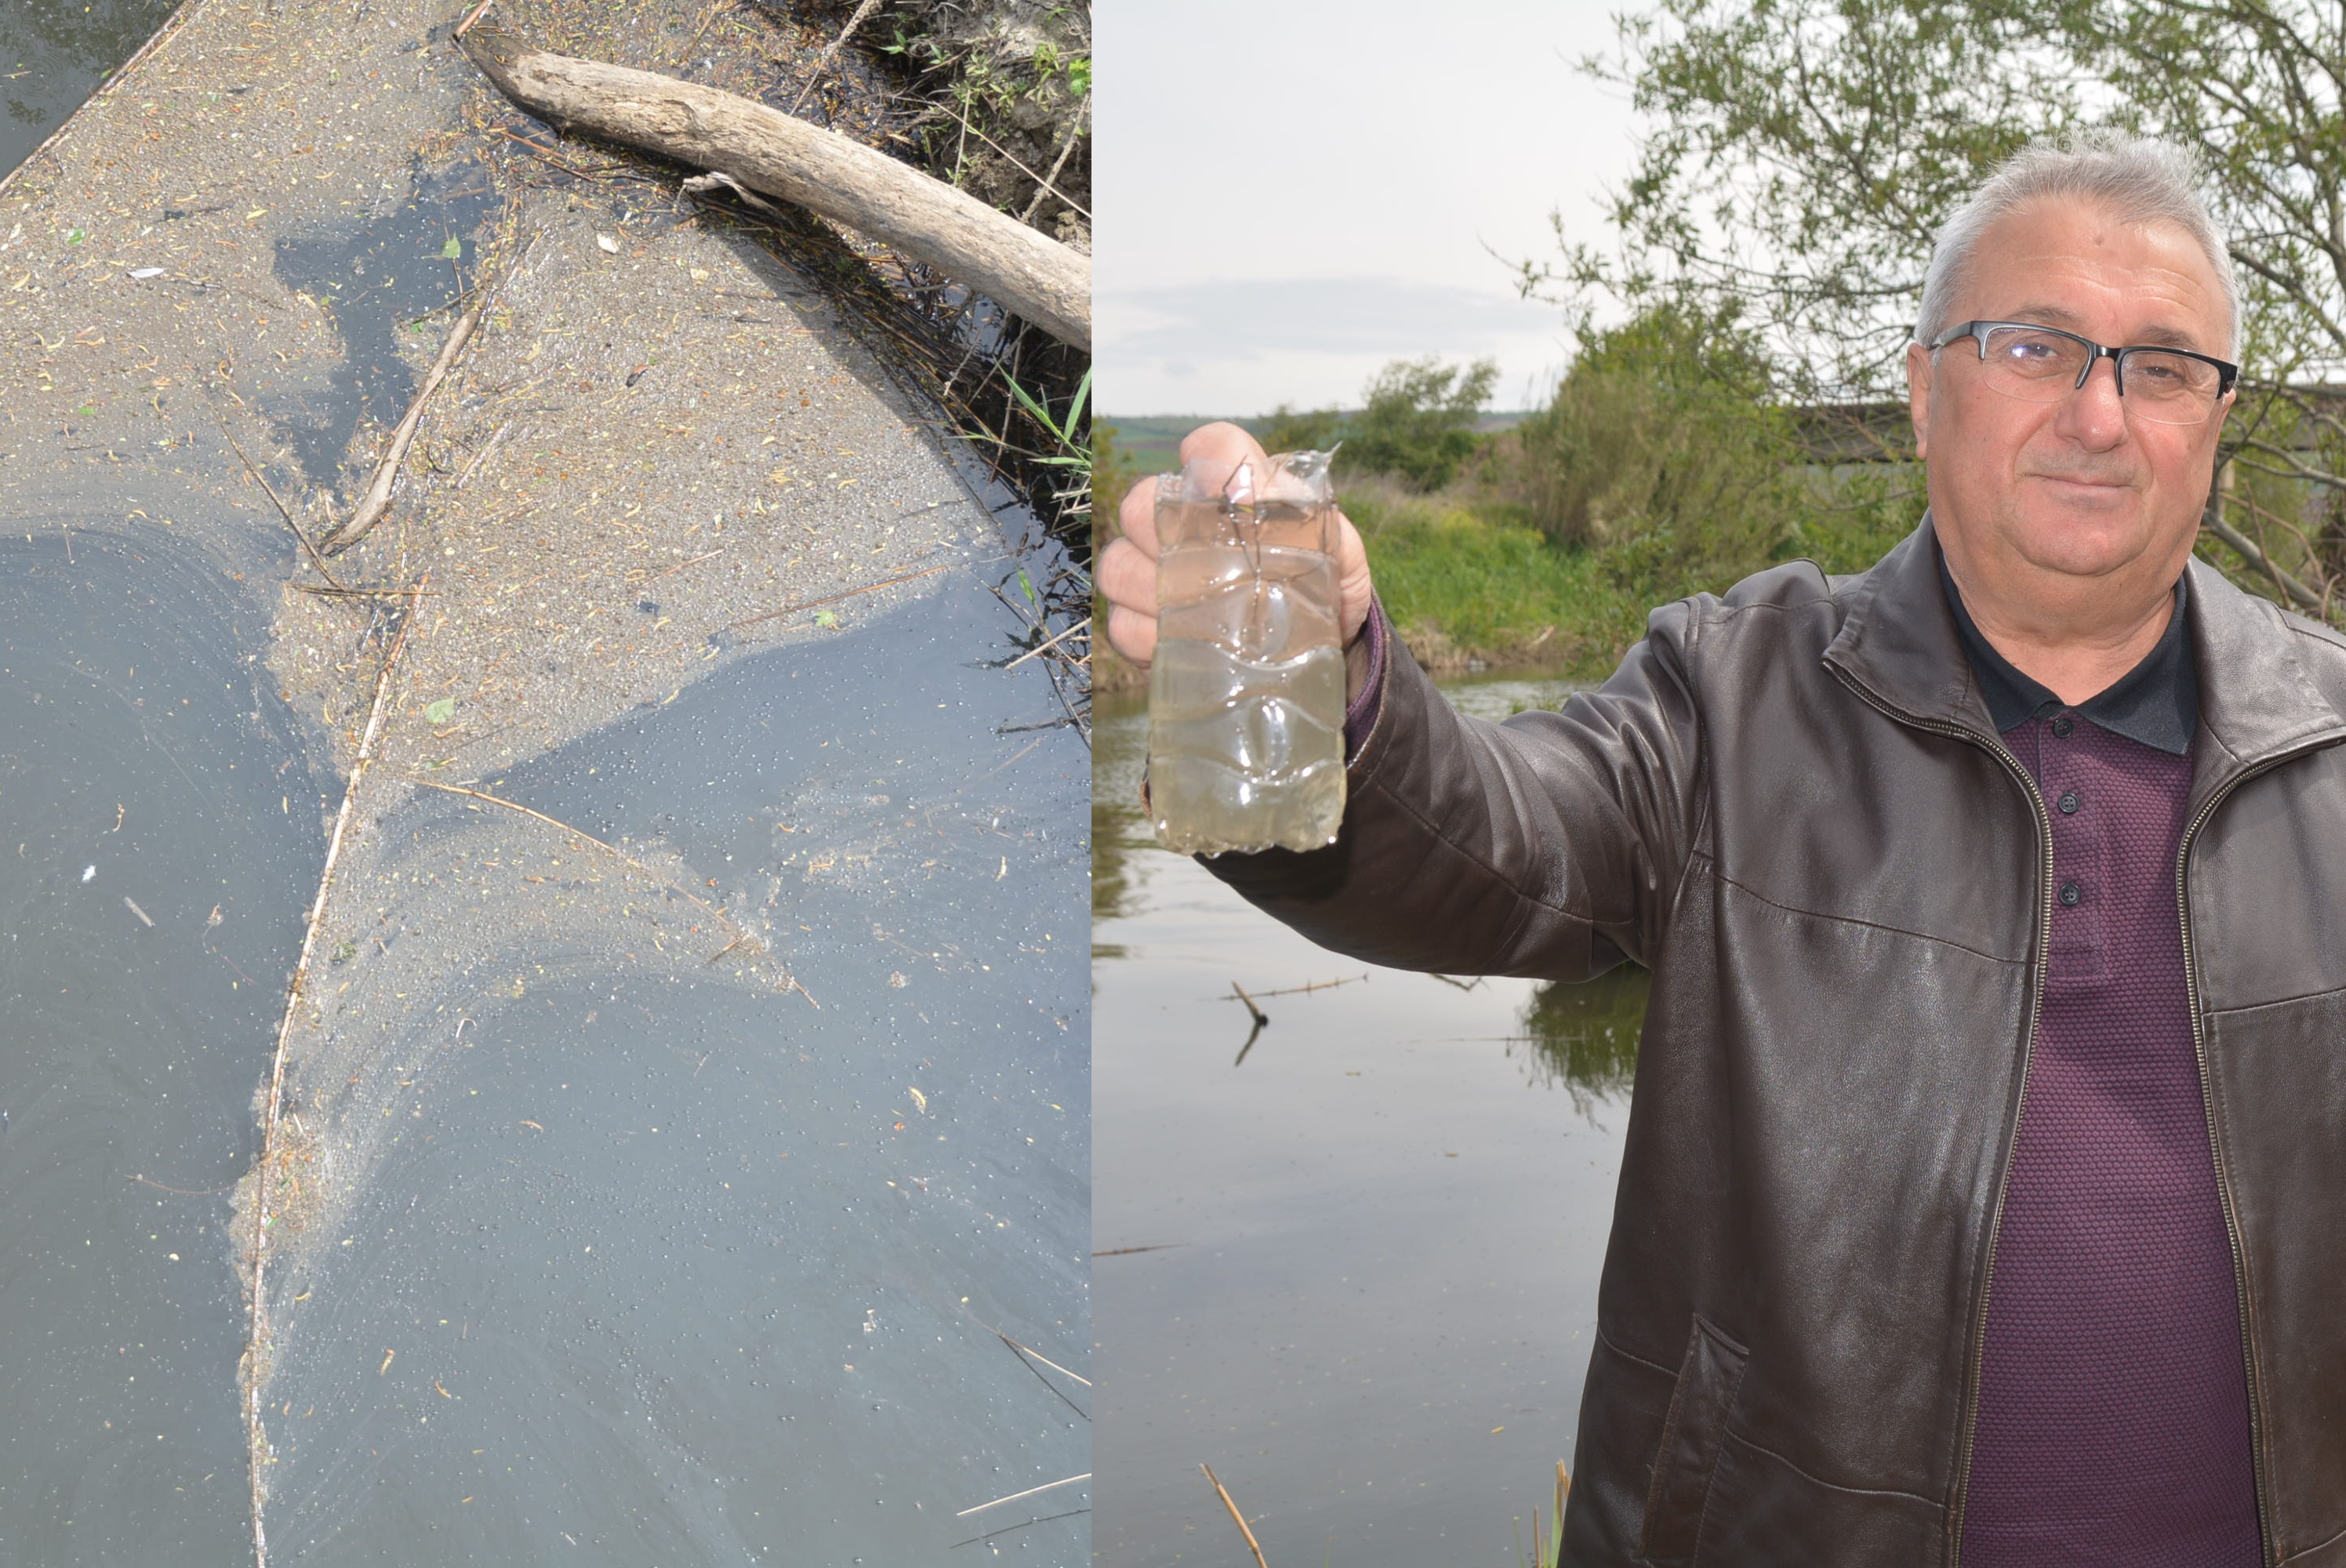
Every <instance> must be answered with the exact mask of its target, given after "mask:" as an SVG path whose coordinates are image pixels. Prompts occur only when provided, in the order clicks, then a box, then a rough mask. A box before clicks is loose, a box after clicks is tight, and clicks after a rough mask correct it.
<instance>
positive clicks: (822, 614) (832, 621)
mask: <svg viewBox="0 0 2346 1568" xmlns="http://www.w3.org/2000/svg"><path fill="white" fill-rule="evenodd" d="M814 624H815V625H817V626H837V625H839V617H838V616H835V615H832V614H831V612H830V611H829V610H817V611H816V612H815V613H814Z"/></svg>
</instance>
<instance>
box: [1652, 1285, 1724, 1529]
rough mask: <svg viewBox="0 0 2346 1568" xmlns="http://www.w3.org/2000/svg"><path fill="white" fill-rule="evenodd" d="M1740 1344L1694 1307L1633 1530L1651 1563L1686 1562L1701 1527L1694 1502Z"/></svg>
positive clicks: (1715, 1452) (1720, 1431) (1712, 1459)
mask: <svg viewBox="0 0 2346 1568" xmlns="http://www.w3.org/2000/svg"><path fill="white" fill-rule="evenodd" d="M1748 1354H1749V1352H1748V1351H1746V1350H1745V1349H1744V1348H1743V1347H1742V1346H1740V1345H1739V1344H1737V1343H1736V1342H1735V1341H1734V1340H1732V1339H1729V1338H1728V1337H1727V1336H1726V1335H1724V1334H1722V1333H1720V1332H1719V1330H1718V1329H1716V1328H1713V1327H1712V1326H1711V1325H1710V1324H1709V1323H1706V1322H1704V1321H1703V1319H1702V1315H1701V1314H1700V1313H1697V1314H1696V1315H1695V1319H1694V1332H1693V1333H1692V1334H1691V1335H1689V1336H1688V1339H1687V1349H1686V1359H1685V1360H1684V1361H1683V1362H1681V1363H1679V1366H1678V1387H1677V1389H1676V1390H1673V1391H1672V1393H1671V1395H1670V1408H1669V1411H1668V1414H1666V1415H1665V1416H1664V1417H1663V1418H1662V1441H1661V1446H1660V1448H1659V1449H1658V1451H1656V1452H1655V1454H1654V1481H1653V1486H1652V1488H1651V1489H1650V1490H1649V1491H1648V1492H1647V1493H1646V1522H1645V1526H1644V1528H1643V1529H1641V1530H1640V1531H1639V1532H1638V1533H1637V1556H1638V1559H1639V1560H1640V1561H1641V1562H1645V1563H1652V1564H1654V1565H1655V1568H1672V1565H1673V1564H1679V1565H1691V1564H1692V1563H1693V1562H1694V1554H1695V1547H1696V1544H1697V1543H1698V1541H1699V1539H1700V1537H1701V1533H1702V1507H1703V1503H1704V1502H1705V1501H1706V1500H1707V1499H1708V1498H1709V1495H1710V1474H1711V1471H1712V1470H1713V1468H1715V1467H1716V1465H1717V1464H1718V1462H1719V1440H1720V1439H1721V1437H1723V1436H1724V1435H1725V1433H1726V1431H1727V1412H1728V1411H1729V1410H1730V1409H1731V1408H1733V1406H1734V1404H1735V1390H1736V1385H1738V1384H1739V1383H1740V1382H1741V1381H1742V1380H1743V1362H1744V1359H1745V1357H1746V1356H1747V1355H1748Z"/></svg>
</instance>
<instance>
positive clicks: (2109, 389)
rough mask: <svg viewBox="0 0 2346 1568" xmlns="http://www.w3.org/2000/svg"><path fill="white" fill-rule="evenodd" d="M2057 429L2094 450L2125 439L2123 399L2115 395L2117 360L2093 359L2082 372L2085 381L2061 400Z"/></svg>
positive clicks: (2116, 391) (2116, 389) (2110, 445)
mask: <svg viewBox="0 0 2346 1568" xmlns="http://www.w3.org/2000/svg"><path fill="white" fill-rule="evenodd" d="M2060 431H2061V433H2062V434H2063V435H2066V436H2067V437H2068V438H2069V439H2070V440H2072V441H2075V442H2076V443H2078V444H2079V445H2081V446H2086V447H2090V448H2093V449H2094V450H2096V451H2101V450H2104V449H2106V448H2108V447H2113V446H2116V445H2117V443H2120V442H2122V441H2124V440H2125V439H2126V401H2125V400H2124V399H2123V398H2121V397H2119V396H2118V362H2117V361H2116V360H2113V359H2107V358H2103V359H2097V360H2096V361H2094V363H2093V365H2092V367H2091V368H2090V369H2088V370H2087V371H2086V384H2085V385H2084V386H2081V387H2079V388H2077V389H2076V391H2075V392H2071V393H2070V394H2069V395H2068V396H2067V397H2066V398H2065V399H2064V400H2062V404H2061V422H2060Z"/></svg>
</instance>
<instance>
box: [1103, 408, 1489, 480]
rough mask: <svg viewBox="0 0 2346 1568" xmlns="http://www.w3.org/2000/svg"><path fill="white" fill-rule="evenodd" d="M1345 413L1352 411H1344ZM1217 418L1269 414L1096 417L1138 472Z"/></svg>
mask: <svg viewBox="0 0 2346 1568" xmlns="http://www.w3.org/2000/svg"><path fill="white" fill-rule="evenodd" d="M1346 412H1352V411H1349V410H1348V411H1346ZM1531 414H1532V411H1531V410H1529V409H1515V410H1509V411H1501V412H1495V413H1486V414H1484V415H1483V416H1482V417H1481V418H1479V419H1477V420H1476V421H1475V422H1474V428H1475V430H1476V431H1477V432H1478V433H1482V434H1485V435H1487V434H1489V433H1492V432H1494V431H1500V430H1512V429H1514V428H1515V426H1516V425H1518V424H1521V423H1523V422H1524V421H1525V420H1526V419H1529V418H1530V417H1531ZM1218 419H1228V420H1229V421H1230V422H1231V423H1234V424H1242V425H1245V426H1246V427H1247V428H1248V429H1249V430H1254V431H1260V430H1261V429H1262V428H1263V427H1264V426H1265V425H1267V424H1269V423H1270V418H1269V416H1267V415H1264V416H1258V417H1255V418H1252V419H1249V418H1246V417H1243V416H1241V415H1238V414H1215V413H1150V414H1135V415H1133V416H1131V417H1130V418H1111V417H1109V416H1108V415H1106V414H1102V415H1099V416H1098V423H1101V424H1107V425H1113V426H1115V427H1116V450H1117V455H1118V456H1119V457H1121V458H1122V459H1123V460H1124V463H1125V464H1126V465H1127V468H1129V469H1131V470H1134V471H1136V472H1138V473H1163V472H1165V471H1166V470H1168V469H1171V468H1174V467H1176V466H1178V464H1179V463H1180V460H1181V438H1182V437H1183V436H1185V435H1187V434H1188V433H1190V432H1191V431H1193V430H1195V429H1197V428H1198V427H1199V425H1201V424H1211V423H1213V422H1214V421H1216V420H1218Z"/></svg>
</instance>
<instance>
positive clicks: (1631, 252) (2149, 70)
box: [1524, 0, 2346, 619]
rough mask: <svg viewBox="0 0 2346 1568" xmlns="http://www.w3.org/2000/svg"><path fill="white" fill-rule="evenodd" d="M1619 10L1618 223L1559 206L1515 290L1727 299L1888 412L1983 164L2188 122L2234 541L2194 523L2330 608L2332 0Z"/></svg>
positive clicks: (1828, 386) (1931, 2) (1709, 304)
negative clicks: (2202, 207)
mask: <svg viewBox="0 0 2346 1568" xmlns="http://www.w3.org/2000/svg"><path fill="white" fill-rule="evenodd" d="M1620 36H1621V50H1620V53H1619V54H1618V55H1617V56H1616V57H1614V58H1612V59H1610V60H1592V61H1590V62H1588V64H1587V68H1588V69H1589V70H1590V71H1592V72H1593V73H1595V74H1596V75H1597V76H1601V77H1605V78H1607V79H1609V80H1613V81H1616V82H1618V83H1620V84H1623V85H1625V86H1627V87H1628V88H1629V89H1630V90H1631V92H1632V94H1633V97H1634V100H1635V103H1636V106H1637V109H1638V110H1639V111H1640V112H1641V113H1642V114H1643V115H1644V116H1645V117H1647V124H1648V126H1649V127H1650V128H1649V130H1648V132H1647V135H1646V137H1645V138H1644V140H1643V142H1642V144H1641V147H1640V149H1639V154H1638V158H1637V163H1636V165H1635V167H1634V169H1633V171H1632V173H1631V176H1630V178H1628V180H1627V182H1626V183H1625V184H1624V185H1623V186H1622V187H1621V188H1619V189H1618V190H1617V192H1615V194H1614V198H1613V201H1612V204H1611V213H1610V217H1611V228H1612V230H1613V232H1612V234H1611V235H1610V236H1609V237H1608V239H1607V240H1606V241H1605V242H1604V243H1602V244H1592V243H1588V242H1586V241H1582V240H1579V239H1577V237H1575V236H1571V235H1566V234H1563V233H1561V232H1560V233H1559V239H1561V240H1562V241H1564V249H1563V257H1562V260H1560V261H1558V262H1555V263H1551V264H1546V265H1542V266H1535V267H1533V266H1527V267H1526V268H1525V279H1524V281H1525V288H1526V290H1532V291H1543V292H1550V293H1554V294H1556V295H1557V296H1559V297H1562V298H1565V299H1568V300H1571V301H1573V302H1574V303H1575V305H1576V308H1578V309H1579V310H1580V311H1583V312H1584V316H1583V319H1584V321H1586V320H1589V319H1593V313H1594V312H1595V311H1596V310H1597V308H1598V307H1599V306H1600V305H1601V304H1604V303H1608V302H1609V303H1610V304H1612V305H1613V306H1615V307H1617V308H1623V309H1627V310H1628V311H1633V312H1634V311H1641V310H1648V309H1652V308H1654V307H1655V306H1656V305H1658V304H1659V303H1662V302H1668V303H1670V304H1671V305H1672V306H1673V307H1674V308H1678V309H1680V310H1684V311H1690V312H1692V313H1695V314H1698V315H1709V316H1711V317H1715V318H1720V319H1733V320H1736V321H1740V322H1741V323H1743V324H1744V325H1745V326H1746V327H1747V328H1748V329H1749V330H1752V331H1756V332H1757V333H1758V334H1759V336H1760V341H1763V342H1764V343H1765V344H1766V346H1767V351H1768V353H1769V354H1770V358H1771V360H1772V361H1773V364H1774V368H1775V376H1774V382H1775V384H1776V385H1777V386H1778V387H1780V389H1783V390H1782V395H1784V396H1786V397H1788V398H1790V399H1791V400H1793V401H1795V402H1798V403H1800V404H1801V405H1802V406H1805V407H1807V408H1810V409H1820V408H1834V409H1840V410H1841V411H1844V412H1848V413H1850V414H1851V415H1853V416H1855V417H1852V418H1851V419H1850V420H1849V422H1848V423H1849V427H1850V429H1851V430H1854V431H1857V432H1860V433H1862V432H1864V431H1868V430H1870V431H1872V432H1874V433H1876V434H1877V435H1882V434H1886V433H1892V432H1894V431H1895V428H1896V422H1895V420H1894V419H1890V418H1884V417H1882V410H1883V406H1884V404H1886V403H1887V402H1889V401H1891V400H1894V399H1899V398H1902V396H1903V394H1904V380H1903V372H1902V358H1903V354H1904V350H1905V345H1906V341H1907V339H1908V335H1909V333H1910V331H1911V330H1912V328H1913V322H1914V316H1915V312H1916V311H1917V309H1918V307H1919V304H1920V301H1921V299H1922V290H1923V269H1924V266H1925V264H1926V262H1927V260H1928V258H1929V255H1930V249H1931V241H1932V239H1933V235H1934V233H1935V232H1936V229H1937V227H1938V225H1939V223H1940V222H1941V221H1942V219H1943V218H1944V217H1945V216H1946V215H1947V214H1948V213H1949V212H1951V211H1952V210H1953V208H1954V207H1955V205H1956V204H1957V203H1959V202H1960V201H1961V200H1962V199H1964V197H1965V196H1967V195H1968V194H1969V193H1970V192H1971V191H1972V190H1973V189H1974V188H1976V187H1977V185H1978V183H1979V181H1980V179H1981V178H1982V177H1983V176H1984V173H1985V171H1986V170H1987V169H1989V168H1991V167H1993V166H1994V164H1995V163H1996V162H1997V161H1998V160H2000V159H2002V158H2004V157H2006V156H2008V155H2009V154H2010V153H2012V152H2013V151H2014V150H2015V149H2016V148H2019V147H2020V146H2021V145H2022V144H2023V143H2025V142H2026V141H2028V140H2029V139H2031V138H2032V137H2042V136H2047V135H2057V134H2059V133H2061V132H2063V131H2066V130H2071V129H2076V128H2080V127H2114V128H2119V129H2124V130H2127V131H2133V132H2137V133H2141V134H2147V135H2156V136H2160V137H2168V138H2170V139H2173V140H2176V141H2178V142H2182V143H2184V144H2186V145H2188V146H2190V147H2192V148H2196V149H2197V150H2198V153H2199V155H2200V157H2201V158H2202V160H2203V162H2204V163H2205V165H2206V168H2207V171H2208V197H2209V199H2210V201H2211V204H2212V205H2213V207H2214V209H2215V211H2216V215H2217V218H2218V220H2219V223H2221V224H2222V225H2223V227H2224V229H2225V230H2226V232H2227V233H2228V234H2229V236H2230V243H2231V250H2232V257H2233V260H2234V263H2235V265H2236V267H2237V268H2238V270H2239V275H2240V278H2241V281H2242V285H2243V289H2244V290H2245V295H2246V318H2247V320H2246V328H2247V334H2246V342H2247V347H2246V350H2245V353H2244V361H2245V363H2244V372H2245V373H2244V377H2243V382H2242V391H2241V396H2240V401H2239V405H2238V406H2237V407H2236V409H2235V410H2234V412H2233V414H2232V418H2231V421H2230V423H2229V426H2228V428H2227V433H2226V436H2225V441H2224V445H2223V450H2222V453H2221V455H2220V458H2219V463H2221V464H2222V466H2221V467H2220V468H2219V473H2222V474H2223V478H2222V480H2221V481H2220V482H2219V487H2218V493H2217V494H2216V495H2215V496H2214V497H2213V498H2212V504H2211V507H2210V523H2211V529H2210V533H2211V534H2213V535H2215V536H2216V537H2218V538H2220V539H2223V540H2225V541H2226V542H2227V545H2229V548H2226V549H2217V548H2215V547H2213V546H2203V547H2205V548H2209V549H2210V551H2211V555H2210V558H2211V559H2213V560H2216V561H2217V562H2218V564H2219V565H2224V566H2226V567H2227V568H2228V569H2230V570H2232V571H2234V572H2236V573H2238V574H2240V575H2242V576H2243V577H2244V579H2248V580H2253V581H2255V582H2256V583H2257V585H2259V586H2260V587H2262V588H2263V589H2264V590H2265V591H2267V592H2273V593H2277V594H2280V595H2285V596H2288V597H2290V599H2292V600H2294V601H2295V602H2296V603H2297V604H2299V605H2300V606H2302V607H2306V608H2310V609H2314V610H2318V611H2320V612H2321V613H2323V614H2325V615H2328V616H2331V618H2332V619H2341V618H2346V110H2341V89H2346V5H2341V3H2340V0H2164V3H2162V4H2160V5H2141V4H2138V3H2129V0H2066V3H2055V4H2049V5H2048V4H2045V3H2043V0H2027V3H2017V0H1984V3H1979V4H1950V3H1939V0H1664V4H1663V5H1662V6H1661V8H1660V9H1659V10H1658V11H1654V12H1651V13H1648V14H1646V15H1635V16H1629V17H1626V18H1624V19H1623V20H1622V22H1621V35H1620ZM1869 412H1871V414H1872V417H1871V418H1868V417H1866V415H1867V414H1868V413H1869ZM1848 435H1849V432H1848V431H1844V432H1843V433H1841V435H1840V437H1839V438H1838V441H1837V443H1836V447H1835V450H1836V453H1837V454H1838V456H1839V458H1840V459H1841V460H1846V458H1847V457H1848V455H1849V454H1850V452H1851V444H1850V442H1849V439H1848ZM1898 454H1899V453H1897V452H1896V451H1895V450H1890V449H1885V450H1884V451H1882V453H1881V455H1884V456H1896V455H1898Z"/></svg>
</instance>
